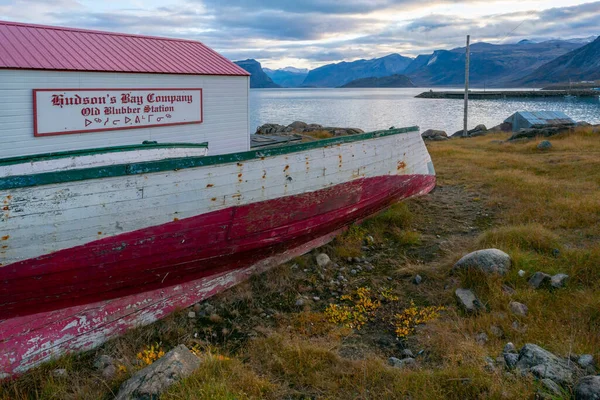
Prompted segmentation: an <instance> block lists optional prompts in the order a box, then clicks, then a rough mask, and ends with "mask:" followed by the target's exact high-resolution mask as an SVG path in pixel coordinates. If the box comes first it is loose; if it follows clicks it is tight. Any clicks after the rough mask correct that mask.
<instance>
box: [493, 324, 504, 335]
mask: <svg viewBox="0 0 600 400" xmlns="http://www.w3.org/2000/svg"><path fill="white" fill-rule="evenodd" d="M490 332H491V333H492V335H494V336H496V337H497V338H502V337H504V331H503V330H502V328H501V327H499V326H496V325H492V326H490Z"/></svg>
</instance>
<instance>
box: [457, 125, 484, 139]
mask: <svg viewBox="0 0 600 400" xmlns="http://www.w3.org/2000/svg"><path fill="white" fill-rule="evenodd" d="M463 133H464V130H462V129H461V130H460V131H456V132H454V133H453V134H452V136H451V137H453V138H460V137H463ZM487 134H488V130H487V128H486V126H485V125H483V124H480V125H477V126H476V127H475V128H473V129H471V130H469V131H467V136H466V137H476V136H483V135H487Z"/></svg>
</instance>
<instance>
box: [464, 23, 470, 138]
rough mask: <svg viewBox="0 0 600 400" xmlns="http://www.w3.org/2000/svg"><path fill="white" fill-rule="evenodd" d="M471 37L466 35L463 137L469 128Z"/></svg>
mask: <svg viewBox="0 0 600 400" xmlns="http://www.w3.org/2000/svg"><path fill="white" fill-rule="evenodd" d="M470 42H471V35H467V58H466V60H465V120H464V128H463V137H467V135H468V133H467V132H468V131H469V128H468V126H467V121H468V114H469V58H470V54H469V53H470Z"/></svg>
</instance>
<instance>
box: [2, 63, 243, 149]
mask: <svg viewBox="0 0 600 400" xmlns="http://www.w3.org/2000/svg"><path fill="white" fill-rule="evenodd" d="M53 88H56V89H83V88H132V89H135V88H202V89H203V110H204V122H202V123H201V124H190V125H177V126H165V127H151V128H139V129H127V130H117V131H108V132H106V131H105V132H92V133H82V134H70V135H60V136H47V137H34V136H33V94H32V89H53ZM248 88H249V78H248V77H246V76H200V75H167V74H126V73H104V72H72V71H34V70H0V138H1V140H2V146H0V158H6V157H14V156H20V155H29V154H41V153H49V152H56V151H65V150H79V149H88V148H96V147H106V146H118V145H127V144H139V143H142V142H143V141H144V140H155V141H158V142H159V143H161V142H162V143H164V142H187V143H201V142H208V143H209V154H224V153H233V152H238V151H245V150H248V149H249V146H250V137H249V128H248V125H249V118H248V90H249V89H248Z"/></svg>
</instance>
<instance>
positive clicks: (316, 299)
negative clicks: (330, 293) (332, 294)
mask: <svg viewBox="0 0 600 400" xmlns="http://www.w3.org/2000/svg"><path fill="white" fill-rule="evenodd" d="M313 300H314V301H319V300H321V298H320V297H319V296H315V297H313Z"/></svg>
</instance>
